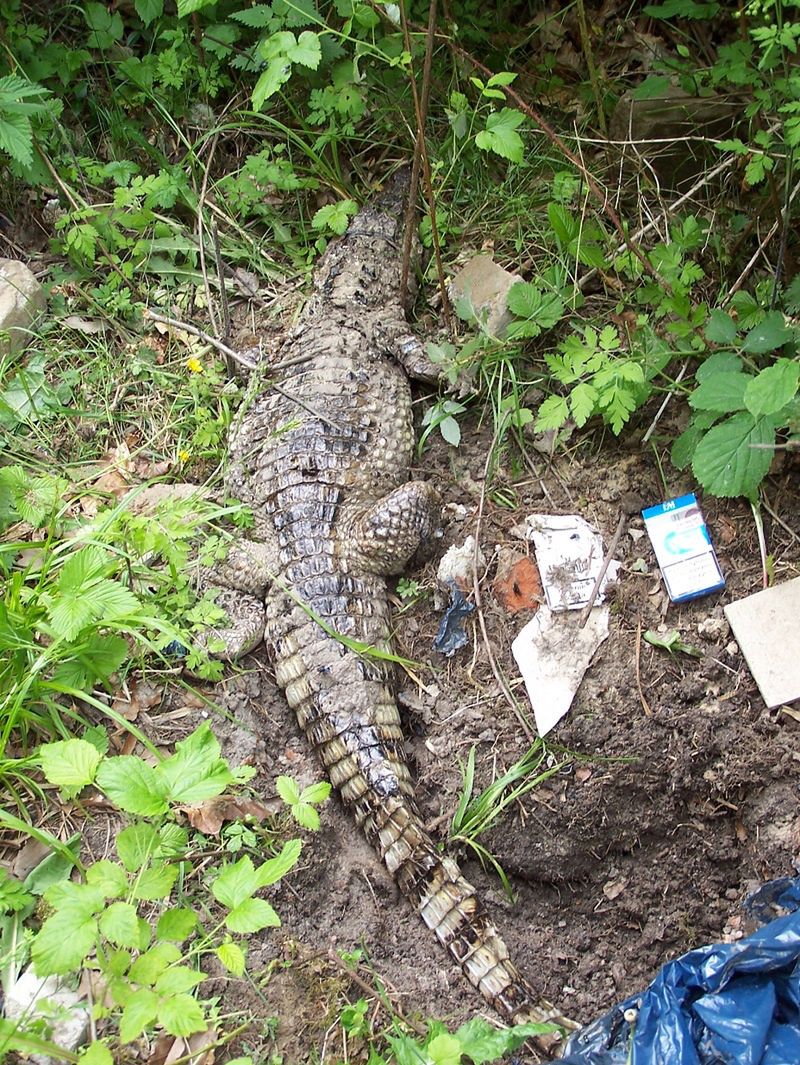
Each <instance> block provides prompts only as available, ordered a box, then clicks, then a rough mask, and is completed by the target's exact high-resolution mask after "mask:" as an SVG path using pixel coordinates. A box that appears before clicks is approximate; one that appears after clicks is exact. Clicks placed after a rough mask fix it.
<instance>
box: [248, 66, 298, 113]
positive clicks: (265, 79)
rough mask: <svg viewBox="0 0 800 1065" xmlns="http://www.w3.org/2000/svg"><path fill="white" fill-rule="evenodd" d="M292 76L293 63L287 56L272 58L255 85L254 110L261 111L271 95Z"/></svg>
mask: <svg viewBox="0 0 800 1065" xmlns="http://www.w3.org/2000/svg"><path fill="white" fill-rule="evenodd" d="M291 76H292V64H291V63H290V62H289V60H288V59H287V58H286V56H277V57H276V58H275V59H270V61H269V63H268V64H267V68H266V70H264V71H263V72H262V74H261V75H260V77H259V79H258V81H257V82H256V83H255V86H254V87H253V95H252V104H253V110H254V111H260V110H261V108H262V107H263V106H264V104H265V103H266V102H267V100H269V98H270V97H271V96H274V95H275V93H276V92H277V91H278V89H280V87H281V85H285V84H286V82H287V81H288V80H289V78H290V77H291Z"/></svg>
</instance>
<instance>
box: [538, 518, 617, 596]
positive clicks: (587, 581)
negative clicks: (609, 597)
mask: <svg viewBox="0 0 800 1065" xmlns="http://www.w3.org/2000/svg"><path fill="white" fill-rule="evenodd" d="M525 528H526V531H527V535H528V539H529V540H533V544H534V547H535V549H536V562H537V565H538V566H539V575H540V576H541V578H542V584H543V586H544V594H545V597H546V599H547V605H548V606H549V607H550V609H551V610H557V611H558V610H581V609H582V608H583V607H584V606H586V604H587V603H588V601H589V596H590V595H591V592H592V588H593V587H594V582H595V580H596V579H597V575H598V573H599V572H600V568H601V566H602V564H603V554H604V552H603V538H602V536H601V535H600V533H599V532H598V531H597V530H596V529H594V528H593V527H592V526H591V525H590V524H589V523H588V522H587V521H584V519H583V518H581V517H580V516H579V515H578V514H530V515H529V516H528V518H527V519H526V521H525ZM618 571H619V563H618V562H610V563H609V566H608V569H607V570H606V574H605V576H604V577H603V582H602V584H601V585H600V590H599V592H598V595H597V598H596V599H595V602H596V603H602V602H603V593H604V590H605V588H606V586H607V585H608V584H609V583H610V582H611V581H613V580H615V579H616V576H617V573H618Z"/></svg>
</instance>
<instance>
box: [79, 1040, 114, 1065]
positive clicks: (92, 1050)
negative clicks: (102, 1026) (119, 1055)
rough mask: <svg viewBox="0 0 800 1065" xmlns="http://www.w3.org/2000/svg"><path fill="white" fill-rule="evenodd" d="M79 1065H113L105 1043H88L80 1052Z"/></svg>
mask: <svg viewBox="0 0 800 1065" xmlns="http://www.w3.org/2000/svg"><path fill="white" fill-rule="evenodd" d="M81 1065H114V1057H113V1055H112V1053H111V1051H110V1050H109V1049H108V1047H107V1046H106V1044H105V1043H99V1042H95V1043H90V1044H89V1046H88V1047H86V1049H85V1050H82V1051H81Z"/></svg>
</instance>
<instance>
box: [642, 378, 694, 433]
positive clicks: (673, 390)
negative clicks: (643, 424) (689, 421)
mask: <svg viewBox="0 0 800 1065" xmlns="http://www.w3.org/2000/svg"><path fill="white" fill-rule="evenodd" d="M688 369H689V363H688V362H685V363H684V364H683V366H681V369H680V373H679V374H678V376H677V377H676V378H675V380H674V381H673V383H672V388H671V389H670V390H669V392H667V394H666V396H664V400H663V402H662V404H661V406H660V407H659V408H658V410H657V411H656V416H655V418H653V420H652V421H651V422H650V427H649V429H648V430H647V432H646V433H645V434H644V436H643V437H642V443H643V444H646V443H647V441H648V440H649V439H650V437H651V436H652V435H653V432H654V431H655V427H656V426H657V425H658V423H659V421H660V419H661V416H662V415H663V413H664V411H665V410H666V409H667V405H668V404H669V401H670V400H671V399H672V397H673V396H674V395H675V393H676V392H677V390H678V388H677V386H678V385H679V384H680V383H681V381H682V380H683V378H684V377H685V375H686V371H687V370H688Z"/></svg>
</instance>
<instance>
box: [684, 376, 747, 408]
mask: <svg viewBox="0 0 800 1065" xmlns="http://www.w3.org/2000/svg"><path fill="white" fill-rule="evenodd" d="M752 380H753V379H752V377H750V375H749V374H746V373H715V374H713V375H712V376H710V377H707V378H706V380H704V381H702V382H701V383H700V384H699V385H698V386H697V388H696V389H695V390H694V392H692V394H691V395H690V396H689V405H690V406H691V407H694V409H695V410H715V411H720V412H721V413H728V412H732V411H736V410H744V393H745V389H746V388H747V386H748V384H749V383H750V382H751V381H752Z"/></svg>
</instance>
